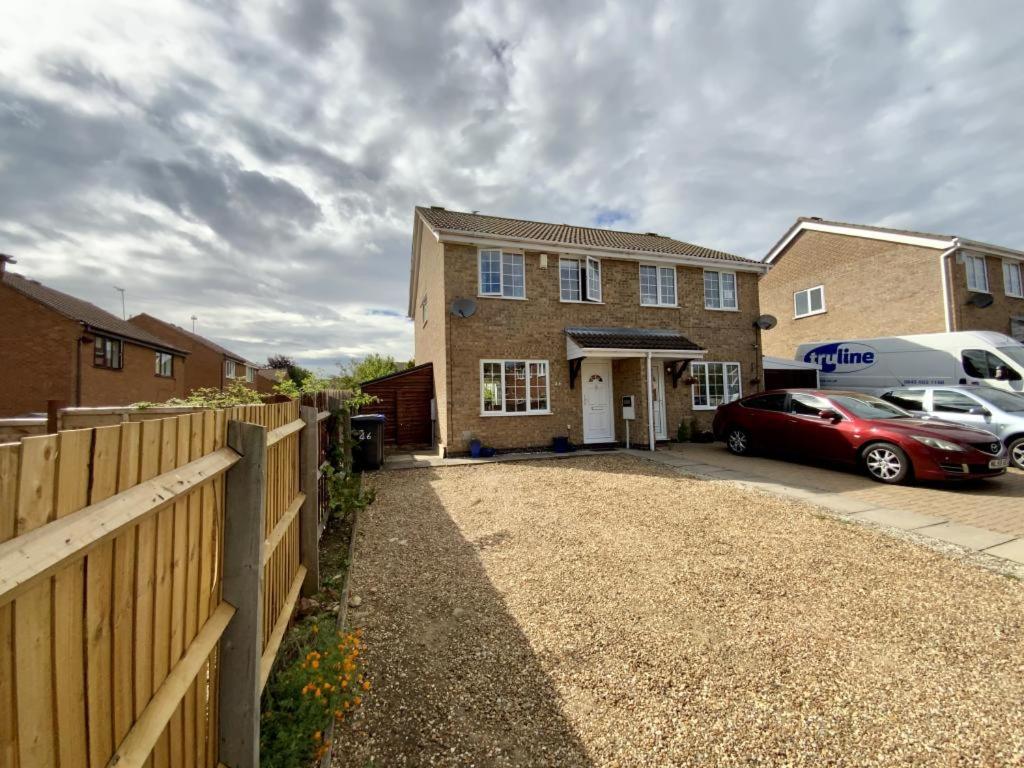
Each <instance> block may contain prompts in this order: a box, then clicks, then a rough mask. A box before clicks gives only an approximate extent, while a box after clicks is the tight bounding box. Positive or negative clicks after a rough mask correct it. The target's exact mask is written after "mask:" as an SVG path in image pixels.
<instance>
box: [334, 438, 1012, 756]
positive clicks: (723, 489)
mask: <svg viewBox="0 0 1024 768" xmlns="http://www.w3.org/2000/svg"><path fill="white" fill-rule="evenodd" d="M374 483H375V484H376V486H377V488H378V495H377V501H376V503H375V504H373V505H372V506H371V507H370V508H369V509H368V510H367V511H366V513H364V515H363V517H362V519H361V522H360V533H359V536H358V540H357V553H356V559H355V564H354V568H353V574H352V579H353V581H352V586H353V592H354V594H356V595H358V596H359V597H360V598H361V600H362V604H361V606H360V607H359V608H358V609H355V610H353V611H351V612H350V621H351V623H353V624H355V625H361V626H363V627H365V631H366V635H365V639H366V646H367V648H366V656H365V663H366V665H367V669H368V671H369V674H370V675H371V676H372V678H373V681H374V686H375V687H374V690H373V692H372V694H371V695H370V696H368V698H367V700H366V702H365V704H364V709H363V710H362V712H361V713H360V715H359V716H358V717H357V718H356V719H355V720H354V721H353V722H351V723H346V727H344V728H341V729H339V739H340V743H339V745H338V749H337V750H336V753H335V754H336V763H335V764H336V765H338V766H341V765H346V766H347V765H358V766H362V765H367V764H369V765H380V766H395V765H476V766H482V765H557V766H572V765H595V766H596V765H601V766H604V765H616V766H627V765H638V766H639V765H712V764H717V765H766V764H768V765H774V764H787V765H823V764H832V765H908V764H929V765H954V764H955V765H1003V764H1020V762H1021V761H1024V708H1022V707H1021V706H1020V702H1021V701H1022V700H1024V618H1022V617H1024V585H1022V584H1021V583H1019V582H1017V581H1013V580H1011V579H1008V578H1006V577H1002V576H998V575H995V574H993V573H990V572H988V571H985V570H982V569H980V568H976V567H973V566H971V565H969V564H966V563H961V562H958V561H955V560H951V559H947V558H945V557H943V556H942V555H939V554H936V553H934V552H932V551H930V550H927V549H923V548H919V547H917V546H915V545H913V544H910V543H908V542H905V541H899V540H894V539H890V538H888V537H885V536H882V535H880V534H877V533H875V532H873V531H871V530H868V529H864V528H861V527H856V526H849V525H844V524H842V523H841V522H837V521H835V520H833V519H825V518H822V517H818V516H816V515H815V513H814V510H813V509H812V508H810V507H807V506H804V505H803V504H800V503H797V502H787V501H784V500H780V499H778V498H775V497H771V496H767V495H763V494H759V493H756V492H744V491H740V490H737V489H736V488H734V487H731V486H728V485H725V484H723V483H719V482H713V481H704V480H692V479H686V478H683V477H681V476H680V475H678V474H676V473H674V472H673V471H671V470H669V469H667V468H663V467H659V466H656V465H653V464H649V463H647V462H644V461H641V460H638V459H634V458H632V457H628V456H623V455H609V456H606V457H605V456H601V457H586V458H584V457H577V458H572V459H565V460H559V461H551V460H549V461H531V462H520V463H503V464H490V465H486V466H476V467H453V468H444V469H417V470H408V471H401V472H385V473H382V474H378V475H376V476H375V478H374Z"/></svg>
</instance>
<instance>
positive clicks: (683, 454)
mask: <svg viewBox="0 0 1024 768" xmlns="http://www.w3.org/2000/svg"><path fill="white" fill-rule="evenodd" d="M628 453H631V454H633V455H636V456H637V457H640V458H645V459H648V460H650V461H655V462H658V463H661V464H664V465H667V466H672V467H676V468H678V469H680V470H681V471H683V472H685V473H687V474H692V475H695V476H699V477H706V478H711V479H717V480H729V481H732V482H736V483H739V484H740V485H743V486H745V487H748V488H754V489H758V490H764V491H768V492H770V493H775V494H778V495H781V496H785V497H788V498H794V499H799V500H802V501H807V502H810V503H812V504H817V505H819V506H822V507H825V508H826V509H829V510H831V511H833V512H836V513H838V514H841V515H845V516H848V517H849V518H850V519H851V520H856V521H860V522H866V523H872V524H875V525H878V526H882V527H885V528H894V529H898V530H901V531H911V532H913V533H914V534H916V535H918V536H922V537H925V538H930V539H934V540H937V541H942V542H946V543H948V544H954V545H956V546H958V547H962V548H964V549H966V550H971V551H976V552H982V553H984V554H986V555H991V556H992V557H997V558H1000V559H1003V560H1007V561H1009V562H1010V563H1012V564H1013V565H1015V566H1017V565H1024V472H1020V471H1018V470H1010V471H1009V472H1007V473H1006V474H1005V475H1003V476H1002V477H999V478H993V479H990V480H980V481H973V482H968V483H949V484H937V483H930V484H925V485H920V484H912V485H898V486H892V485H884V484H882V483H877V482H875V481H873V480H870V479H869V478H868V477H866V476H863V475H860V474H858V473H857V472H855V471H853V470H846V469H843V468H835V467H820V466H811V465H807V464H800V463H795V462H789V461H783V460H780V459H772V458H767V457H760V456H734V455H732V454H731V453H729V452H728V451H727V450H726V449H725V446H723V445H721V444H718V443H712V444H691V443H684V444H673V445H671V446H670V447H668V448H659V450H657V451H653V452H652V451H628Z"/></svg>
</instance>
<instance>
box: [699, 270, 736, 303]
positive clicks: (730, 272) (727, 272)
mask: <svg viewBox="0 0 1024 768" xmlns="http://www.w3.org/2000/svg"><path fill="white" fill-rule="evenodd" d="M709 273H711V274H715V275H718V303H719V305H720V306H717V307H713V306H711V305H710V304H708V282H707V280H708V277H707V276H708V274H709ZM722 275H732V288H733V291H732V292H733V299H734V300H735V302H736V303H735V304H734V305H733V306H731V307H727V306H725V302H724V292H723V291H722ZM701 278H702V283H703V288H704V309H710V310H712V311H714V312H739V311H740V281H739V279H738V278H737V277H736V272H735V271H734V270H731V269H705V270H704V274H703V275H702V276H701Z"/></svg>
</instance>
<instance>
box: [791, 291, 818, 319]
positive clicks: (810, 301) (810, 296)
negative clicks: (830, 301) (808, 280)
mask: <svg viewBox="0 0 1024 768" xmlns="http://www.w3.org/2000/svg"><path fill="white" fill-rule="evenodd" d="M824 311H825V286H823V285H819V286H817V287H815V288H808V289H807V290H806V291H797V292H796V293H794V294H793V317H807V316H808V315H820V314H821V313H822V312H824Z"/></svg>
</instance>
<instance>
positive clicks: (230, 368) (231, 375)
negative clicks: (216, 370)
mask: <svg viewBox="0 0 1024 768" xmlns="http://www.w3.org/2000/svg"><path fill="white" fill-rule="evenodd" d="M237 370H238V369H237V367H236V363H235V361H234V360H225V361H224V378H225V379H227V380H228V381H234V380H235V371H237Z"/></svg>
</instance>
